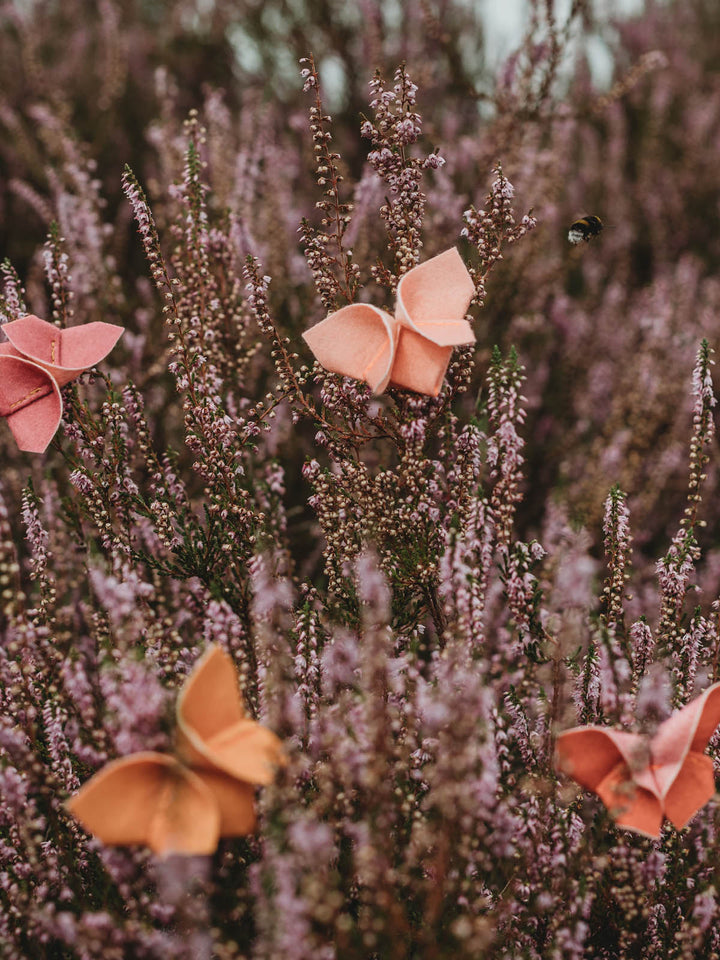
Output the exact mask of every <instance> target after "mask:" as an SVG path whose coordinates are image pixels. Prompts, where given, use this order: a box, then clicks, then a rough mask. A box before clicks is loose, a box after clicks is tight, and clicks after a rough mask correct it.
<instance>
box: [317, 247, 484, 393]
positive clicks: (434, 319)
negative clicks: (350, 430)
mask: <svg viewBox="0 0 720 960" xmlns="http://www.w3.org/2000/svg"><path fill="white" fill-rule="evenodd" d="M474 293H475V287H474V284H473V281H472V278H471V277H470V274H469V273H468V271H467V269H466V267H465V264H464V263H463V261H462V258H461V256H460V254H459V253H458V252H457V250H456V249H455V248H454V247H453V248H451V249H450V250H446V251H445V252H444V253H441V254H439V255H438V256H436V257H433V258H432V259H431V260H428V261H426V262H425V263H422V264H420V266H418V267H414V268H413V269H412V270H410V271H408V273H406V274H405V276H404V277H403V278H402V279H401V280H400V283H399V284H398V290H397V303H396V306H395V316H391V315H390V314H389V313H386V312H385V311H384V310H381V309H379V308H378V307H373V306H371V305H370V304H367V303H353V304H350V305H349V306H347V307H343V308H342V309H340V310H337V311H335V312H334V313H331V314H330V315H329V316H328V317H326V318H325V319H324V320H321V321H320V323H317V324H316V325H315V326H314V327H311V328H310V329H309V330H308V331H307V332H306V333H304V334H303V336H304V338H305V340H306V341H307V343H308V345H309V346H310V349H311V350H312V352H313V353H314V354H315V356H316V357H317V359H318V360H319V361H320V363H321V364H322V365H323V366H324V367H325V369H326V370H330V371H331V372H332V373H340V374H342V375H344V376H347V377H355V378H356V379H357V380H365V381H366V382H367V383H368V384H369V385H370V387H371V388H372V390H373V392H374V393H382V392H383V391H384V390H385V389H386V388H387V386H388V384H394V385H395V386H397V387H402V388H403V389H405V390H414V391H415V392H416V393H424V394H428V395H429V396H431V397H436V396H437V395H438V393H439V392H440V387H441V385H442V382H443V378H444V377H445V371H446V370H447V367H448V363H449V362H450V355H451V353H452V348H453V347H455V346H459V345H460V344H465V343H474V342H475V335H474V333H473V331H472V328H471V326H470V324H469V323H468V321H467V320H466V319H465V314H466V312H467V308H468V306H469V304H470V301H471V300H472V298H473V294H474Z"/></svg>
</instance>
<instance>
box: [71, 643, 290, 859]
mask: <svg viewBox="0 0 720 960" xmlns="http://www.w3.org/2000/svg"><path fill="white" fill-rule="evenodd" d="M176 713H177V738H176V749H177V756H175V757H173V756H168V755H167V754H164V753H155V752H153V751H145V752H141V753H133V754H131V755H130V756H128V757H123V758H121V759H120V760H114V761H112V762H111V763H109V764H107V766H105V767H104V768H103V769H102V770H100V772H99V773H97V774H95V776H94V777H93V778H92V779H91V780H89V781H88V782H87V783H86V784H85V785H84V786H83V787H81V789H80V790H79V791H78V793H76V794H75V796H74V797H71V799H70V800H69V801H68V803H67V808H68V810H69V811H70V813H72V815H73V816H74V817H75V818H76V819H77V820H79V821H80V823H81V824H82V825H83V826H84V827H85V829H86V830H87V831H88V832H89V833H92V834H94V836H96V837H97V838H98V839H99V840H102V841H103V843H106V844H108V845H114V846H118V845H124V844H135V843H138V844H145V845H147V846H148V847H150V849H151V850H153V851H154V852H155V853H157V854H161V855H165V854H169V853H184V854H209V853H212V852H213V851H214V850H215V849H216V847H217V843H218V839H219V838H220V837H239V836H244V835H246V834H248V833H251V832H252V831H253V829H254V827H255V803H254V794H255V791H254V789H253V785H254V784H267V783H270V782H271V781H272V779H273V776H274V770H275V768H276V767H277V766H279V765H281V764H282V763H283V757H282V754H281V744H280V741H279V740H278V738H277V737H276V736H275V734H274V733H272V732H271V731H270V730H268V729H267V728H266V727H262V726H260V724H259V723H255V721H254V720H250V719H249V718H248V717H247V716H246V715H245V711H244V709H243V705H242V701H241V699H240V694H239V692H238V687H237V678H236V675H235V669H234V666H233V662H232V660H231V659H230V657H229V656H228V654H227V653H225V652H224V651H223V650H222V649H221V648H220V647H218V646H211V647H210V648H209V649H208V650H207V651H206V652H205V654H204V655H203V656H202V657H201V658H200V660H199V661H198V663H197V664H196V665H195V667H194V669H193V671H192V673H191V674H190V676H189V677H188V678H187V680H186V681H185V683H184V685H183V687H182V689H181V691H180V694H179V696H178V700H177V708H176Z"/></svg>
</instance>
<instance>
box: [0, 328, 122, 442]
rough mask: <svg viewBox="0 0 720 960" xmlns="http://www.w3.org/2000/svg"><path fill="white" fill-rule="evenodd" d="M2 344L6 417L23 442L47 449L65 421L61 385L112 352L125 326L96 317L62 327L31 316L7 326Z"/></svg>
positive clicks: (1, 405)
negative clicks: (63, 328) (4, 340)
mask: <svg viewBox="0 0 720 960" xmlns="http://www.w3.org/2000/svg"><path fill="white" fill-rule="evenodd" d="M2 329H3V331H4V332H5V334H6V335H7V338H8V342H7V343H0V417H5V418H6V419H7V422H8V426H9V427H10V430H11V431H12V434H13V436H14V437H15V439H16V440H17V445H18V447H20V449H21V450H27V451H29V452H30V453H43V451H44V450H45V449H46V448H47V445H48V444H49V443H50V441H51V440H52V438H53V436H54V435H55V431H56V430H57V428H58V427H59V426H60V418H61V417H62V410H63V403H62V397H61V396H60V387H64V386H65V384H66V383H70V381H71V380H74V379H75V377H77V376H79V375H80V374H81V373H82V372H83V370H87V369H88V368H89V367H93V366H94V365H95V364H96V363H99V362H100V361H101V360H102V359H103V358H104V357H106V356H107V355H108V353H110V351H111V350H112V348H113V347H114V346H115V344H116V343H117V342H118V340H119V339H120V336H121V334H122V333H123V328H122V327H118V326H116V325H115V324H114V323H101V322H100V321H97V320H96V321H93V322H92V323H86V324H84V325H83V326H78V327H67V328H66V329H65V330H61V329H59V328H58V327H56V326H54V325H53V324H52V323H47V322H46V321H45V320H41V319H40V318H39V317H34V316H32V315H29V316H27V317H21V318H20V319H19V320H12V321H11V322H10V323H5V324H3V326H2Z"/></svg>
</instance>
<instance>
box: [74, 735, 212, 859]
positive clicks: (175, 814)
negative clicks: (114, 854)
mask: <svg viewBox="0 0 720 960" xmlns="http://www.w3.org/2000/svg"><path fill="white" fill-rule="evenodd" d="M67 808H68V810H69V811H70V813H71V814H72V815H73V816H74V817H75V818H76V819H77V820H78V821H79V822H80V823H81V824H82V825H83V827H85V829H86V830H87V831H88V832H89V833H92V834H93V835H94V836H96V837H97V838H98V839H99V840H102V842H103V843H105V844H108V845H109V846H120V845H123V846H124V845H126V844H143V845H146V846H148V847H150V849H151V850H153V851H154V852H155V853H158V854H161V855H164V854H170V853H186V854H209V853H212V852H213V851H214V850H215V848H216V847H217V841H218V836H219V831H220V810H219V807H218V803H217V801H216V800H215V798H214V796H213V794H212V792H211V790H210V789H209V788H208V786H207V785H206V784H205V783H203V782H202V780H201V779H200V778H198V777H197V776H195V774H193V773H192V771H190V770H188V769H186V768H185V767H183V766H182V765H181V764H179V763H178V762H177V761H176V760H174V759H173V758H172V757H168V756H166V755H165V754H162V753H154V752H151V751H147V752H144V753H135V754H131V755H130V756H129V757H123V758H122V759H120V760H115V761H113V762H111V763H109V764H107V766H105V767H103V769H102V770H100V771H99V772H98V773H96V774H95V776H94V777H92V779H91V780H89V781H88V782H87V783H86V784H84V785H83V786H82V787H81V788H80V790H79V791H78V792H77V793H76V794H75V796H73V797H71V798H70V800H68V802H67Z"/></svg>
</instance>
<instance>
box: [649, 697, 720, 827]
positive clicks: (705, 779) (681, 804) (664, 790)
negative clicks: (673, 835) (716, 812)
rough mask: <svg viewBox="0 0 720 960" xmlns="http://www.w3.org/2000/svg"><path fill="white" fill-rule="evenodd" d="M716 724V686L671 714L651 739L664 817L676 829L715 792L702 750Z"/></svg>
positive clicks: (719, 706) (719, 708)
mask: <svg viewBox="0 0 720 960" xmlns="http://www.w3.org/2000/svg"><path fill="white" fill-rule="evenodd" d="M718 723H720V683H716V684H713V686H711V687H709V688H708V689H707V690H706V691H705V692H704V693H703V694H702V695H701V696H699V697H696V698H695V699H694V700H691V701H690V703H688V704H687V705H686V706H684V707H683V708H682V709H680V710H677V711H675V713H673V714H672V716H671V717H669V718H668V719H667V720H665V722H664V723H661V724H660V726H659V727H658V730H657V733H656V734H655V736H654V737H653V740H652V744H651V747H650V749H651V753H652V763H653V772H654V774H655V779H656V780H657V782H658V786H659V788H660V794H661V796H662V798H663V802H664V804H665V813H666V816H667V818H668V819H669V820H670V821H672V823H673V824H674V825H675V826H676V827H677V828H678V829H680V828H682V827H684V826H685V824H686V823H687V822H688V820H690V819H691V818H692V817H693V816H694V815H695V814H696V813H697V812H698V810H700V808H701V807H703V806H704V805H705V804H706V803H707V802H708V800H710V798H711V797H712V796H713V794H714V793H715V777H714V774H713V763H712V760H711V759H710V757H708V756H706V755H705V753H704V750H705V748H706V747H707V744H708V740H709V739H710V737H711V736H712V735H713V733H714V732H715V729H716V728H717V726H718Z"/></svg>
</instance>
